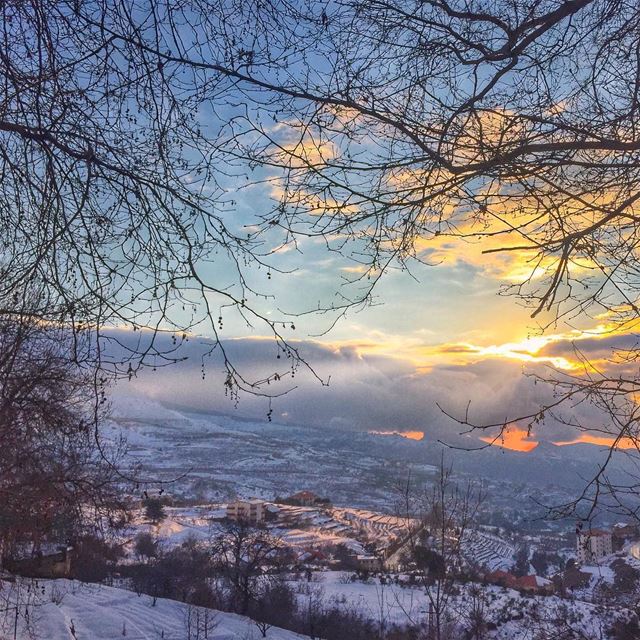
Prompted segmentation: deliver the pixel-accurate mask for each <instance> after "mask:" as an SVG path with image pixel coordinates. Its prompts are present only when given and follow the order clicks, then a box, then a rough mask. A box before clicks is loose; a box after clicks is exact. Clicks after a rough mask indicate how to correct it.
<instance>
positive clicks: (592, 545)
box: [576, 529, 613, 564]
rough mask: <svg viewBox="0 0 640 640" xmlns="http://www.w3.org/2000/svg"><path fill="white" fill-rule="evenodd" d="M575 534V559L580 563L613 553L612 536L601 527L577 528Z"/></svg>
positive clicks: (587, 562) (586, 562)
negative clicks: (584, 529) (583, 529)
mask: <svg viewBox="0 0 640 640" xmlns="http://www.w3.org/2000/svg"><path fill="white" fill-rule="evenodd" d="M576 533H577V535H576V559H577V561H578V562H579V563H580V564H589V563H590V562H593V561H594V560H598V559H599V558H604V556H608V555H610V554H611V553H613V538H612V535H611V532H610V531H604V530H603V529H590V530H589V531H582V530H578V531H577V532H576Z"/></svg>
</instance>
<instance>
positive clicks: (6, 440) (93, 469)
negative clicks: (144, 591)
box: [0, 316, 125, 556]
mask: <svg viewBox="0 0 640 640" xmlns="http://www.w3.org/2000/svg"><path fill="white" fill-rule="evenodd" d="M65 338H66V340H65ZM68 342H69V337H68V334H66V333H65V332H63V331H61V330H60V329H59V328H57V327H55V326H51V325H46V324H42V323H38V322H34V320H33V318H32V317H31V316H27V317H26V318H24V317H23V318H20V317H16V316H14V317H12V318H8V317H6V316H5V317H3V318H2V320H1V321H0V416H1V418H0V470H1V471H0V492H1V495H2V500H1V501H0V502H1V507H0V517H1V518H2V528H1V529H2V537H1V541H0V542H1V544H2V552H3V555H5V556H11V554H12V553H13V552H14V551H15V550H16V549H17V548H24V547H27V548H28V549H30V550H31V551H32V552H33V553H38V552H39V551H40V548H41V545H42V543H43V542H46V541H47V540H48V541H51V542H57V543H60V542H63V543H64V542H67V541H69V540H73V539H74V538H75V537H76V536H79V535H82V534H86V533H88V532H95V531H96V530H98V531H99V530H100V528H101V527H108V526H110V525H113V524H115V522H116V520H118V519H120V517H121V516H122V515H124V512H125V504H124V503H123V501H122V499H120V497H119V493H120V491H119V488H118V482H119V481H121V479H122V478H121V476H120V475H119V474H118V472H117V465H118V460H119V457H120V455H121V453H122V451H121V450H119V448H118V447H116V448H115V449H114V448H113V445H112V444H108V443H106V442H103V441H102V439H101V438H100V437H99V434H98V431H97V424H98V423H99V420H100V409H99V403H98V406H96V398H95V395H94V386H93V379H92V378H87V376H86V374H85V373H84V372H82V371H80V370H79V369H78V368H77V367H76V366H75V364H74V363H73V362H71V361H70V360H69V358H68V355H67V354H68V352H67V350H66V347H67V346H68Z"/></svg>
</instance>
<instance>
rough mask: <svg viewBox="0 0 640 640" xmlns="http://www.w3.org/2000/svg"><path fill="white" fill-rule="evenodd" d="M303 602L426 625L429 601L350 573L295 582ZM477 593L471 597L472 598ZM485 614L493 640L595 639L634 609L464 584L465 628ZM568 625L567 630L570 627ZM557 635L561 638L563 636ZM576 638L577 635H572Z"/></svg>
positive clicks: (459, 598) (456, 608) (458, 606)
mask: <svg viewBox="0 0 640 640" xmlns="http://www.w3.org/2000/svg"><path fill="white" fill-rule="evenodd" d="M294 586H295V587H296V588H297V590H298V592H299V596H298V598H299V599H300V600H301V602H302V603H304V602H305V600H306V599H309V598H317V597H321V598H322V599H323V600H324V601H325V602H327V603H329V604H331V603H333V604H339V605H340V606H344V607H345V608H355V609H357V610H359V611H362V612H363V613H364V614H365V615H366V616H367V617H369V618H370V619H371V620H373V621H375V622H376V623H379V622H380V621H381V620H384V622H385V626H386V627H387V628H388V627H389V626H390V625H400V626H403V625H407V624H409V623H411V624H422V625H426V623H427V618H428V610H429V601H428V599H427V597H426V595H425V593H424V589H422V588H420V587H417V586H416V587H409V586H406V585H405V586H400V585H397V584H389V583H387V584H386V585H381V584H380V582H379V581H378V580H377V579H371V580H369V581H368V582H367V583H362V582H349V580H348V574H346V573H343V572H339V571H327V572H323V573H319V574H315V575H314V581H313V582H311V583H296V584H295V585H294ZM472 593H474V594H475V595H474V596H472V595H471V594H472ZM474 607H475V610H476V611H477V610H478V609H480V610H482V611H483V616H484V619H485V620H486V622H487V623H489V630H488V631H487V633H486V635H485V636H484V637H486V638H491V639H492V640H525V639H526V640H529V639H530V638H534V637H549V638H550V637H556V636H553V635H538V636H537V635H536V633H538V634H544V633H550V632H553V630H554V628H556V627H557V629H558V631H560V629H561V628H565V629H566V628H571V629H572V630H573V631H574V632H575V633H576V634H578V635H577V636H575V637H580V638H584V640H592V639H593V640H595V639H599V638H601V637H602V636H601V635H600V631H601V630H602V629H609V628H611V625H612V624H613V622H614V621H615V620H616V619H625V618H627V617H629V616H630V615H631V612H630V611H626V610H624V609H623V608H622V607H614V606H611V607H607V606H604V605H597V604H593V603H590V602H584V601H580V600H571V599H563V598H560V597H557V596H531V595H522V594H520V593H519V592H518V591H514V590H513V589H505V588H502V587H494V586H490V585H473V584H468V585H464V586H462V585H460V586H459V593H458V594H456V595H454V596H452V597H451V600H450V602H449V607H448V611H449V612H450V613H451V614H452V615H453V616H454V617H455V619H456V620H457V622H458V624H459V625H461V626H462V628H465V627H466V628H468V626H469V624H470V620H471V618H472V612H473V610H474ZM565 625H566V626H565ZM557 637H562V636H560V635H558V636H557ZM569 637H572V636H569Z"/></svg>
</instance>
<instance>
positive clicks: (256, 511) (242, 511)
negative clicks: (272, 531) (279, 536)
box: [227, 498, 267, 524]
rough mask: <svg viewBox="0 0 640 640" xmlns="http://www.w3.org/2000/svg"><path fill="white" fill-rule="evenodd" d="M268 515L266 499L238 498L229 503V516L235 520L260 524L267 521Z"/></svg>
mask: <svg viewBox="0 0 640 640" xmlns="http://www.w3.org/2000/svg"><path fill="white" fill-rule="evenodd" d="M266 515H267V508H266V502H265V501H264V500H258V499H255V498H253V499H251V500H236V501H235V502H230V503H229V504H228V505H227V518H228V519H229V520H232V521H233V522H248V523H251V524H260V523H262V522H264V521H265V518H266Z"/></svg>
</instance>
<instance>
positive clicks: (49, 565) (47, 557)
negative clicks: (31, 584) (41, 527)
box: [2, 545, 73, 578]
mask: <svg viewBox="0 0 640 640" xmlns="http://www.w3.org/2000/svg"><path fill="white" fill-rule="evenodd" d="M72 553H73V547H68V546H54V545H49V547H48V548H43V549H42V550H41V551H40V552H38V553H35V554H29V555H22V556H21V555H19V554H18V555H16V556H13V557H8V558H3V559H2V567H3V569H6V570H7V571H9V572H10V573H15V574H18V575H21V576H26V577H29V578H69V577H71V568H72V567H71V556H72Z"/></svg>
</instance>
